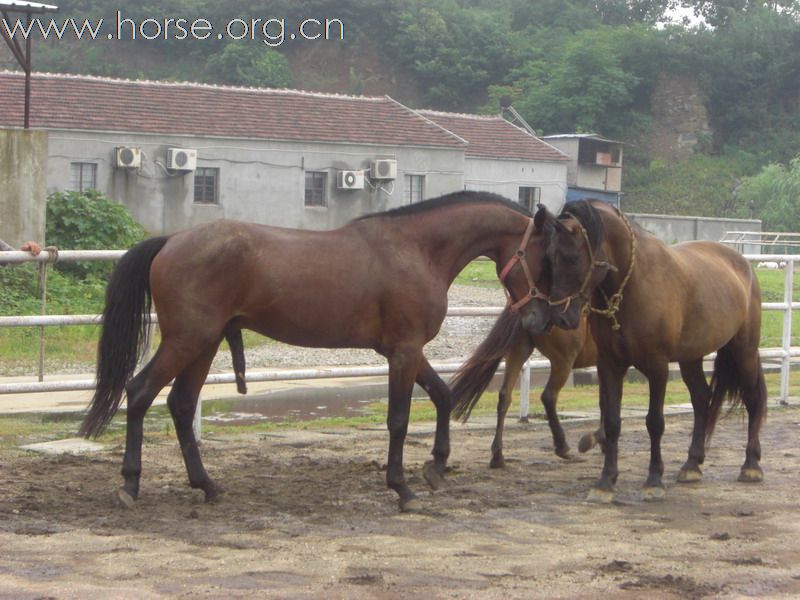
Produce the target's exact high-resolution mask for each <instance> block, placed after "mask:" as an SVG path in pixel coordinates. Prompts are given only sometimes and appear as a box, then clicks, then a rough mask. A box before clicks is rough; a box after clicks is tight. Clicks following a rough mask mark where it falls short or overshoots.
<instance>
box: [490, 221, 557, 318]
mask: <svg viewBox="0 0 800 600" xmlns="http://www.w3.org/2000/svg"><path fill="white" fill-rule="evenodd" d="M533 227H534V225H533V218H531V219H530V222H529V223H528V227H527V228H526V229H525V234H524V235H523V236H522V242H521V243H520V245H519V248H518V249H517V251H516V252H515V253H514V256H512V257H511V258H510V259H509V261H508V262H507V263H506V266H505V267H503V270H502V271H500V283H502V284H503V291H504V292H505V293H506V308H507V309H508V310H510V311H511V312H517V311H518V310H519V309H520V308H522V307H523V306H525V305H526V304H527V303H528V302H530V301H531V300H533V299H534V298H539V299H540V300H544V301H545V302H547V301H548V300H549V298H548V296H547V295H545V294H543V293H542V292H540V291H539V290H538V289H537V288H536V285H535V284H534V281H533V277H532V276H531V270H530V268H529V267H528V263H527V262H525V261H524V260H523V259H524V258H525V257H526V256H527V254H528V242H530V239H531V234H532V233H533ZM517 263H519V264H520V265H521V266H522V271H523V273H525V279H526V281H527V282H528V293H527V294H526V295H525V296H523V297H522V298H520V299H519V300H517V301H516V302H512V300H511V292H509V291H508V286H506V278H507V277H508V274H509V273H510V272H511V269H513V268H514V265H516V264H517Z"/></svg>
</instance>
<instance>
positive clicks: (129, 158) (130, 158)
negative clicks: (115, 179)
mask: <svg viewBox="0 0 800 600" xmlns="http://www.w3.org/2000/svg"><path fill="white" fill-rule="evenodd" d="M116 159H117V160H116V163H115V164H116V166H117V168H120V169H138V168H139V167H141V166H142V150H141V149H140V148H128V147H127V146H121V147H119V148H117V149H116Z"/></svg>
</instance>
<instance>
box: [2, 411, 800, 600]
mask: <svg viewBox="0 0 800 600" xmlns="http://www.w3.org/2000/svg"><path fill="white" fill-rule="evenodd" d="M566 425H567V433H568V436H569V440H570V442H571V443H572V445H573V447H575V446H576V445H577V439H578V437H579V435H580V434H581V433H582V432H584V431H588V430H590V429H592V428H593V426H594V423H592V422H585V421H584V422H572V423H567V424H566ZM690 426H691V417H690V416H689V415H683V416H671V417H668V420H667V432H666V435H665V438H664V458H665V463H666V481H667V485H668V490H667V497H666V500H664V501H663V502H660V503H644V502H642V501H641V498H640V495H639V488H640V486H641V484H642V483H643V481H644V478H645V471H646V468H647V460H648V453H649V442H648V439H647V435H646V432H645V429H644V422H643V421H642V420H641V419H640V418H639V419H634V418H631V419H627V420H625V422H624V423H623V437H622V443H621V454H620V456H621V460H620V470H621V474H620V480H619V482H618V486H617V488H618V489H617V491H618V494H617V500H616V502H615V503H614V504H611V505H603V506H600V505H594V504H588V503H587V502H586V501H585V497H586V492H587V490H588V488H589V486H590V485H591V484H592V482H593V481H594V479H595V478H596V476H597V475H598V474H599V469H600V465H601V460H602V459H601V456H602V455H601V454H600V453H599V452H597V451H594V452H593V453H591V454H589V455H587V456H586V457H584V458H583V459H582V460H574V461H569V462H565V461H562V460H561V459H559V458H557V457H556V456H555V455H554V454H552V452H551V450H550V445H551V442H550V437H549V431H548V430H547V427H546V425H545V424H543V423H541V422H536V423H531V424H520V423H516V422H513V421H512V420H509V422H508V427H507V437H506V448H507V451H506V457H507V461H508V466H507V468H505V469H502V470H491V469H489V468H488V466H487V465H488V458H489V444H490V442H491V437H492V433H493V431H492V428H491V423H490V421H489V420H478V421H476V422H475V423H470V424H469V425H467V426H463V425H460V424H455V425H454V426H453V453H452V456H451V464H452V471H451V472H450V473H449V477H448V479H449V483H448V486H447V488H446V489H445V490H443V491H439V492H436V493H431V492H429V491H427V490H426V488H425V484H424V481H423V480H422V478H421V476H420V471H421V467H422V464H423V462H424V461H425V460H426V459H427V458H428V454H429V451H430V447H431V444H432V432H431V426H430V425H428V424H424V425H415V426H413V427H412V432H411V435H410V436H409V439H408V441H407V444H406V458H405V460H406V467H407V472H408V474H409V480H410V482H411V484H412V486H413V487H414V489H415V490H416V491H417V492H418V493H419V494H420V496H421V497H422V499H423V500H424V505H425V508H424V510H423V511H422V512H420V513H415V514H402V513H399V512H398V510H397V503H396V497H395V495H394V493H393V492H390V491H389V490H387V489H386V487H385V484H384V477H385V472H384V471H383V465H384V463H385V456H386V448H387V443H388V442H387V434H386V432H385V430H384V429H383V428H382V427H375V428H367V429H331V430H324V431H315V432H305V431H288V430H286V431H284V430H281V431H280V432H278V433H274V434H269V435H260V436H253V437H250V438H246V439H242V438H239V439H208V438H206V439H205V440H204V442H203V455H204V458H205V461H206V466H207V467H208V469H209V472H210V473H211V474H212V476H213V477H215V478H216V479H217V481H218V482H219V483H220V484H221V485H222V486H223V487H224V488H225V490H226V493H225V495H224V497H223V499H222V500H221V501H220V502H219V503H215V504H205V503H203V502H202V499H201V494H200V493H199V492H195V491H193V490H190V489H189V488H188V486H187V484H186V475H185V471H184V469H183V465H182V462H181V458H180V453H179V450H178V448H177V445H176V443H174V442H170V441H148V442H146V444H145V448H144V471H143V477H142V494H141V498H140V500H139V502H138V504H137V505H136V506H135V508H134V509H132V510H124V509H121V508H117V507H116V506H115V505H114V504H113V502H112V492H113V490H114V489H116V487H117V486H118V485H119V483H120V476H119V468H120V462H121V455H122V448H119V447H117V448H107V449H106V450H103V451H101V452H99V453H94V454H86V455H79V456H69V455H67V456H54V457H52V456H42V455H38V454H32V453H28V452H24V451H22V450H19V449H12V450H3V451H0V548H1V550H0V597H2V598H26V599H27V598H30V599H34V598H59V599H68V598H88V597H94V598H100V597H102V598H137V599H147V598H184V597H185V598H254V597H258V598H375V599H389V598H426V599H427V598H490V599H492V598H497V599H500V598H502V599H508V598H595V597H599V596H601V595H602V596H603V597H606V598H705V597H714V598H717V597H719V598H743V597H757V598H765V597H775V598H778V597H787V598H788V597H798V596H800V505H799V504H798V490H800V443H799V440H800V435H798V434H800V409H799V408H796V407H795V408H783V409H774V410H771V413H770V415H769V419H768V421H767V423H766V425H765V428H764V431H763V436H762V443H763V447H764V461H763V466H764V470H765V474H766V478H765V481H764V482H763V483H761V484H741V483H737V482H736V477H737V475H738V471H739V466H740V464H741V462H742V461H743V456H744V452H743V447H744V437H745V430H744V425H743V422H742V420H741V418H740V417H739V416H737V415H733V416H729V417H728V418H727V419H725V420H723V421H722V422H721V423H720V425H719V426H718V427H717V433H716V435H715V438H714V440H713V444H712V447H711V449H710V451H709V455H708V458H707V460H706V465H705V466H704V473H705V479H704V481H703V482H701V483H697V484H688V485H680V484H677V483H674V478H675V475H676V473H677V471H678V469H679V468H680V465H681V464H682V462H683V460H684V458H685V455H686V448H687V445H688V438H689V430H690Z"/></svg>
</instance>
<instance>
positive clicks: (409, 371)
mask: <svg viewBox="0 0 800 600" xmlns="http://www.w3.org/2000/svg"><path fill="white" fill-rule="evenodd" d="M541 240H542V236H541V231H540V230H537V229H536V228H535V227H534V221H533V219H532V218H531V215H530V213H529V212H528V211H527V210H525V209H523V208H522V207H520V206H519V205H518V204H516V203H514V202H511V201H508V200H505V199H503V198H501V197H499V196H496V195H493V194H487V193H479V192H457V193H453V194H449V195H447V196H443V197H441V198H437V199H434V200H429V201H426V202H422V203H419V204H414V205H411V206H406V207H402V208H399V209H395V210H392V211H389V212H386V213H379V214H374V215H369V216H366V217H362V218H360V219H357V220H355V221H352V222H350V223H349V224H347V225H345V226H344V227H341V228H339V229H336V230H333V231H304V230H293V229H283V228H277V227H269V226H265V225H256V224H252V223H242V222H234V221H228V220H221V221H216V222H213V223H210V224H206V225H200V226H197V227H195V228H192V229H189V230H186V231H183V232H180V233H176V234H174V235H171V236H164V237H156V238H152V239H149V240H146V241H144V242H142V243H140V244H138V245H137V246H135V247H133V248H132V249H131V250H130V251H129V252H127V253H126V254H125V255H124V256H123V258H122V259H121V260H120V261H119V263H118V265H117V267H116V269H115V271H114V273H113V275H112V277H111V280H110V282H109V285H108V289H107V292H106V306H105V310H104V313H103V329H102V334H101V339H100V345H99V348H98V366H97V388H96V391H95V394H94V397H93V399H92V402H91V405H90V407H89V411H88V414H87V415H86V417H85V420H84V422H83V425H82V427H81V433H82V434H84V435H87V436H89V435H96V434H98V433H99V432H100V431H102V430H103V428H104V427H105V426H106V425H107V424H108V422H109V421H110V420H111V418H112V417H113V415H114V413H115V412H116V410H117V408H118V407H119V405H120V403H121V400H122V395H123V391H124V392H127V400H128V411H127V439H126V446H125V457H124V460H123V466H122V475H123V477H124V480H125V482H124V484H123V487H122V488H121V489H120V490H119V492H118V496H119V499H120V501H122V502H123V503H125V504H127V505H129V504H131V503H132V502H133V500H134V499H136V497H137V496H138V493H139V479H140V474H141V446H142V423H143V419H144V415H145V412H146V411H147V410H148V408H149V407H150V405H151V404H152V402H153V400H154V399H155V397H156V395H157V394H158V392H159V391H160V390H161V389H162V388H163V387H164V386H166V385H167V384H168V383H169V382H170V381H171V380H173V379H174V380H175V381H174V384H173V387H172V390H171V391H170V393H169V396H168V399H167V404H168V406H169V409H170V412H171V414H172V417H173V420H174V422H175V430H176V433H177V435H178V439H179V442H180V446H181V451H182V453H183V458H184V462H185V464H186V469H187V472H188V475H189V482H190V485H191V486H192V487H195V488H200V489H202V490H203V491H204V492H205V496H206V499H207V500H211V499H214V498H215V497H216V496H217V494H218V492H219V490H218V488H217V486H216V485H215V483H214V482H213V481H212V480H211V478H210V477H209V476H208V474H207V472H206V470H205V468H204V466H203V463H202V461H201V458H200V453H199V449H198V445H197V442H196V440H195V437H194V434H193V432H192V415H193V414H194V411H195V406H196V403H197V398H198V395H199V392H200V388H201V387H202V385H203V382H204V381H205V378H206V375H207V373H208V370H209V367H210V365H211V361H212V359H213V358H214V355H215V354H216V352H217V349H218V347H219V344H220V342H221V340H222V339H223V337H228V338H229V339H232V340H234V341H237V340H238V341H239V342H240V341H241V340H240V338H239V337H238V336H239V330H241V329H243V328H246V329H251V330H254V331H257V332H259V333H261V334H263V335H266V336H269V337H271V338H274V339H276V340H279V341H282V342H286V343H289V344H295V345H302V346H312V347H331V348H342V347H357V348H372V349H374V350H375V351H377V352H378V353H380V354H382V355H383V356H385V357H386V358H387V359H388V362H389V408H388V416H387V426H388V429H389V458H388V467H387V474H386V481H387V484H388V486H389V487H390V488H391V489H393V490H395V491H396V492H397V494H398V495H399V501H400V507H401V509H403V510H410V509H413V508H414V507H415V505H416V497H415V495H414V494H413V492H412V491H411V489H410V488H409V487H408V485H407V483H406V480H405V477H404V474H403V445H404V441H405V437H406V432H407V429H408V417H409V407H410V399H411V391H412V388H413V385H414V382H415V381H416V382H417V383H419V384H420V385H421V386H422V387H423V388H424V389H425V390H426V391H427V392H428V394H429V395H430V397H431V400H432V401H433V403H434V405H435V406H436V411H437V421H436V435H435V441H434V447H433V462H432V463H429V464H427V465H426V467H425V469H424V475H425V478H426V479H427V481H428V483H429V484H430V485H431V486H433V487H438V486H439V485H441V483H442V482H443V477H444V472H445V464H446V461H447V458H448V455H449V453H450V441H449V416H450V408H451V400H450V393H449V390H448V388H447V386H446V385H445V383H444V382H443V381H442V380H441V379H440V378H439V376H438V375H437V374H436V373H435V372H434V370H433V369H432V368H431V365H430V364H429V363H428V361H427V360H426V359H425V357H424V356H423V353H422V349H423V346H424V345H425V344H426V343H427V342H428V341H430V340H431V339H433V338H434V337H435V336H436V334H437V333H438V331H439V328H440V326H441V324H442V321H443V320H444V317H445V313H446V311H447V290H448V288H449V286H450V284H451V283H452V282H453V280H454V279H455V277H456V275H458V273H459V272H460V271H461V270H462V269H463V268H464V266H465V265H466V264H467V263H469V262H470V261H471V260H472V259H474V258H476V257H478V256H482V255H483V256H488V257H489V258H490V259H492V260H493V261H494V262H495V263H497V265H498V271H500V270H501V269H503V275H504V276H503V279H504V284H505V287H506V290H507V293H508V294H509V295H510V298H511V299H512V300H511V302H512V303H513V304H514V306H515V307H516V309H515V310H514V311H513V312H510V311H509V312H507V313H506V315H505V316H504V317H503V318H501V319H500V320H499V325H498V326H497V327H496V329H498V330H503V331H505V332H506V334H505V335H506V336H509V335H511V333H510V332H515V331H517V330H518V329H519V325H520V322H521V321H524V320H525V318H526V315H527V311H528V310H529V309H530V307H531V306H532V304H531V303H530V300H531V299H532V297H533V295H532V293H531V289H532V288H533V281H534V280H535V279H536V278H537V277H540V275H541V274H540V273H539V272H538V271H537V268H538V265H539V264H540V263H541V257H540V255H541V254H542V252H543V246H542V244H541ZM151 299H152V302H153V304H154V305H155V310H156V313H157V315H158V321H159V326H160V329H161V343H160V345H159V347H158V349H157V351H156V353H155V355H154V356H153V358H152V360H150V362H148V363H147V365H145V366H144V368H142V370H141V371H140V372H139V373H138V374H137V375H136V376H135V377H133V378H132V379H131V377H132V375H133V373H134V371H135V369H136V365H137V362H138V360H139V359H140V358H141V354H142V350H143V348H144V346H145V344H146V334H147V331H148V325H149V323H148V315H149V308H150V301H151ZM234 355H236V352H234ZM237 370H238V368H237ZM239 383H241V382H239Z"/></svg>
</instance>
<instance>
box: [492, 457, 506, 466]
mask: <svg viewBox="0 0 800 600" xmlns="http://www.w3.org/2000/svg"><path fill="white" fill-rule="evenodd" d="M505 466H506V459H505V458H503V456H502V455H501V456H493V457H492V460H490V461H489V468H491V469H504V468H505Z"/></svg>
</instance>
